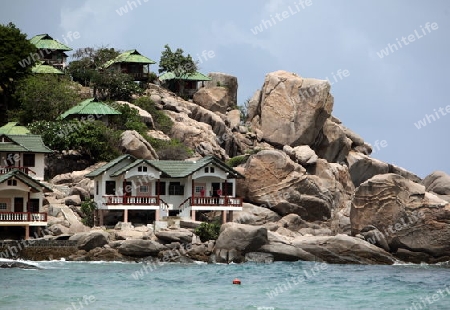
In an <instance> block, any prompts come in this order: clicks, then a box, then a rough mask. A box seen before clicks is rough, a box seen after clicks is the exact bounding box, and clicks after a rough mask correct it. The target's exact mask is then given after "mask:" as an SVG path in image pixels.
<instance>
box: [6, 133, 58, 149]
mask: <svg viewBox="0 0 450 310" xmlns="http://www.w3.org/2000/svg"><path fill="white" fill-rule="evenodd" d="M2 141H3V142H2ZM0 152H29V153H51V152H52V150H51V149H49V148H48V147H46V146H45V144H44V142H43V141H42V138H41V136H39V135H31V134H26V135H11V134H0Z"/></svg>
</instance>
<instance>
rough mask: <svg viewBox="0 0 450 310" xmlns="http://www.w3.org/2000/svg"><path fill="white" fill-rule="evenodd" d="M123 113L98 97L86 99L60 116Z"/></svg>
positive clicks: (61, 117) (62, 117)
mask: <svg viewBox="0 0 450 310" xmlns="http://www.w3.org/2000/svg"><path fill="white" fill-rule="evenodd" d="M119 114H122V113H120V112H119V111H117V110H116V109H114V108H112V107H110V106H109V105H107V104H106V103H103V102H100V101H98V100H97V98H91V99H87V100H84V101H82V102H80V103H79V104H77V105H76V106H74V107H72V108H70V109H69V110H67V111H66V112H64V113H63V114H61V115H60V116H59V118H60V119H64V118H66V117H68V116H69V115H119Z"/></svg>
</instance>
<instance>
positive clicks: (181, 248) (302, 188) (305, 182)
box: [24, 71, 450, 264]
mask: <svg viewBox="0 0 450 310" xmlns="http://www.w3.org/2000/svg"><path fill="white" fill-rule="evenodd" d="M213 75H215V78H216V79H220V81H221V84H222V85H228V87H225V88H224V87H218V86H217V87H216V86H212V87H206V88H205V89H203V90H202V91H201V92H200V94H199V95H198V96H196V97H194V102H190V101H185V100H183V99H181V98H179V97H177V96H175V95H174V94H172V93H170V92H168V91H166V90H164V89H162V88H161V87H159V86H157V85H152V86H151V87H150V88H149V89H148V90H147V95H148V96H149V97H150V98H152V100H153V101H154V102H155V104H156V105H157V107H158V109H160V110H161V111H163V112H164V113H166V115H168V116H169V117H170V118H171V119H172V120H173V122H174V126H173V128H172V132H171V133H170V137H167V138H169V139H170V138H177V139H179V140H180V141H182V142H183V143H184V144H186V145H187V146H189V147H190V148H191V149H192V150H194V152H195V155H196V156H205V155H215V156H217V157H219V158H220V159H222V160H227V159H230V158H232V157H235V156H237V155H239V156H241V158H240V161H239V162H238V163H237V165H236V167H235V169H236V170H237V171H238V172H240V173H241V174H243V175H244V176H245V179H244V180H239V182H238V185H237V195H238V196H240V197H243V199H244V201H245V202H247V203H245V204H244V208H243V211H242V212H236V213H235V214H234V217H233V222H231V223H226V224H224V225H222V227H221V232H220V235H219V237H218V239H217V240H214V241H213V240H210V241H206V242H202V241H201V240H200V238H199V237H198V236H196V235H195V234H194V228H195V226H196V225H198V223H188V222H185V226H183V225H181V227H176V228H172V229H171V228H167V229H158V230H157V231H155V228H154V227H153V225H140V226H139V225H137V224H136V226H135V227H133V226H130V225H128V224H123V223H119V224H118V225H116V227H115V228H113V229H111V228H110V229H106V228H105V227H96V228H94V229H89V228H88V227H86V226H84V225H83V224H81V222H80V220H81V218H82V217H83V216H84V215H83V213H82V212H81V211H80V205H81V202H82V201H83V200H84V199H86V198H90V197H91V196H92V195H93V182H92V180H89V179H87V178H85V175H86V174H87V173H89V172H90V171H92V170H93V169H95V168H96V167H98V166H99V165H102V164H103V163H97V164H95V165H94V166H91V167H88V168H86V169H85V170H81V171H72V170H70V168H69V167H70V165H68V166H67V167H65V168H64V167H63V168H64V169H66V170H64V171H61V170H59V172H60V173H62V172H66V173H62V174H59V175H56V176H54V177H53V179H51V181H50V182H49V183H48V186H50V187H52V189H53V193H47V194H46V201H45V204H46V205H47V211H48V214H49V220H48V231H49V233H50V234H51V238H56V239H60V238H67V239H69V240H72V241H76V246H74V247H73V248H72V249H71V250H70V251H72V252H71V253H70V255H69V254H68V253H65V252H64V254H63V253H62V252H61V253H60V254H58V251H62V250H58V251H55V252H54V253H51V249H50V250H48V251H47V252H42V253H41V254H42V255H41V254H39V251H38V250H35V251H34V252H32V251H31V249H32V248H33V247H29V248H27V249H26V250H29V251H30V253H29V254H27V255H28V256H25V257H24V258H27V259H30V258H31V259H32V258H37V257H39V259H38V260H41V259H49V258H50V259H51V258H53V259H59V258H64V259H66V260H76V261H83V260H105V261H111V260H119V261H121V260H125V261H164V260H166V261H180V262H189V261H194V260H195V261H204V262H210V263H214V262H218V263H230V262H236V263H240V262H249V261H255V262H272V261H296V260H307V261H320V262H327V263H335V264H393V263H395V262H397V261H403V262H412V263H431V264H433V263H439V262H445V261H450V243H449V242H448V241H449V240H450V203H449V202H450V176H449V175H447V174H446V173H444V172H440V171H437V172H433V173H432V174H430V175H429V176H427V177H426V178H425V179H423V180H422V179H421V178H420V177H418V176H417V175H415V174H414V173H412V172H409V171H407V170H405V169H403V168H401V167H398V166H395V165H392V164H389V163H385V162H382V161H380V160H377V159H374V158H372V157H371V156H370V154H371V152H372V147H371V146H370V145H369V144H368V143H366V142H365V141H364V139H363V138H362V137H360V136H359V135H358V134H356V133H354V132H352V131H351V130H350V129H348V128H347V127H345V126H344V125H343V124H342V122H341V121H340V120H339V119H337V118H336V117H334V116H333V115H332V110H333V105H334V98H333V96H332V95H331V92H330V85H329V83H328V82H327V81H322V80H316V79H308V78H302V77H300V76H298V75H296V74H293V73H289V72H285V71H277V72H272V73H269V74H268V75H267V76H266V78H265V81H264V84H263V86H262V88H261V90H258V91H257V92H256V93H255V95H254V96H253V98H252V99H251V100H250V101H249V104H248V115H247V119H246V120H245V122H244V123H243V122H241V120H240V111H239V110H237V109H235V102H234V101H233V100H231V99H230V98H235V94H233V93H230V92H233V90H234V91H235V90H236V89H237V80H236V79H235V78H234V77H230V76H228V75H224V74H213ZM200 95H201V96H200ZM212 103H213V104H212ZM147 117H148V116H147ZM149 135H151V136H154V137H158V138H159V139H161V138H162V135H163V134H162V133H161V132H155V131H149ZM164 137H165V136H164ZM144 140H145V139H143V138H142V137H140V135H139V134H138V133H136V132H125V133H124V137H123V139H122V142H123V145H122V146H121V147H122V148H123V150H124V152H126V153H129V154H133V155H134V156H139V155H142V154H144V155H145V156H142V157H144V158H147V157H149V158H152V156H153V157H154V154H155V151H154V150H153V149H152V146H151V145H150V144H149V143H144V142H143V141H144ZM61 156H63V157H64V156H66V158H67V156H69V157H71V158H72V159H74V161H75V162H76V165H75V166H77V167H78V165H79V164H80V161H77V160H76V154H74V153H73V152H72V153H71V152H68V154H66V155H64V154H62V155H61ZM59 160H60V158H59ZM80 160H81V159H80ZM54 168H55V167H54ZM67 169H68V170H67ZM52 171H53V172H54V173H56V171H57V169H56V170H55V169H52ZM206 216H208V217H209V218H210V219H214V218H215V214H213V213H212V214H207V215H206ZM118 218H120V217H116V218H115V217H113V215H111V217H110V219H109V220H110V222H112V223H114V224H115V223H117V220H118ZM133 223H134V222H133ZM66 250H67V249H66ZM41 251H43V250H42V249H41ZM24 253H26V251H25V252H24ZM31 253H34V254H31Z"/></svg>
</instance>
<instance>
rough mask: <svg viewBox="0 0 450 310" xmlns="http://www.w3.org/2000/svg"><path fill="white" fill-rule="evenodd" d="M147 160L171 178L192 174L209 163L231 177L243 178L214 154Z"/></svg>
mask: <svg viewBox="0 0 450 310" xmlns="http://www.w3.org/2000/svg"><path fill="white" fill-rule="evenodd" d="M149 162H150V163H152V164H153V166H156V167H157V168H159V169H160V170H161V171H163V172H164V173H165V174H167V175H168V176H169V177H172V178H184V177H187V176H188V175H191V174H193V173H194V172H196V171H197V170H200V169H201V168H203V167H205V166H207V165H209V164H213V165H215V166H218V167H219V168H221V169H222V170H224V171H226V172H228V173H229V175H230V176H231V177H233V178H239V179H241V178H244V176H243V175H242V174H240V173H239V172H237V171H236V170H234V169H233V168H230V167H228V166H227V165H226V164H224V163H223V162H222V161H221V160H220V159H218V158H217V157H215V156H205V157H203V158H202V159H199V160H197V161H177V160H150V161H149Z"/></svg>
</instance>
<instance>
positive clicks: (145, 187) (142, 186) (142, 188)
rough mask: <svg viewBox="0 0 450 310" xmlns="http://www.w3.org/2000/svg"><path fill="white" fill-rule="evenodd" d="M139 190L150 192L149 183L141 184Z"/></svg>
mask: <svg viewBox="0 0 450 310" xmlns="http://www.w3.org/2000/svg"><path fill="white" fill-rule="evenodd" d="M139 192H140V193H148V185H141V186H139Z"/></svg>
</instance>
